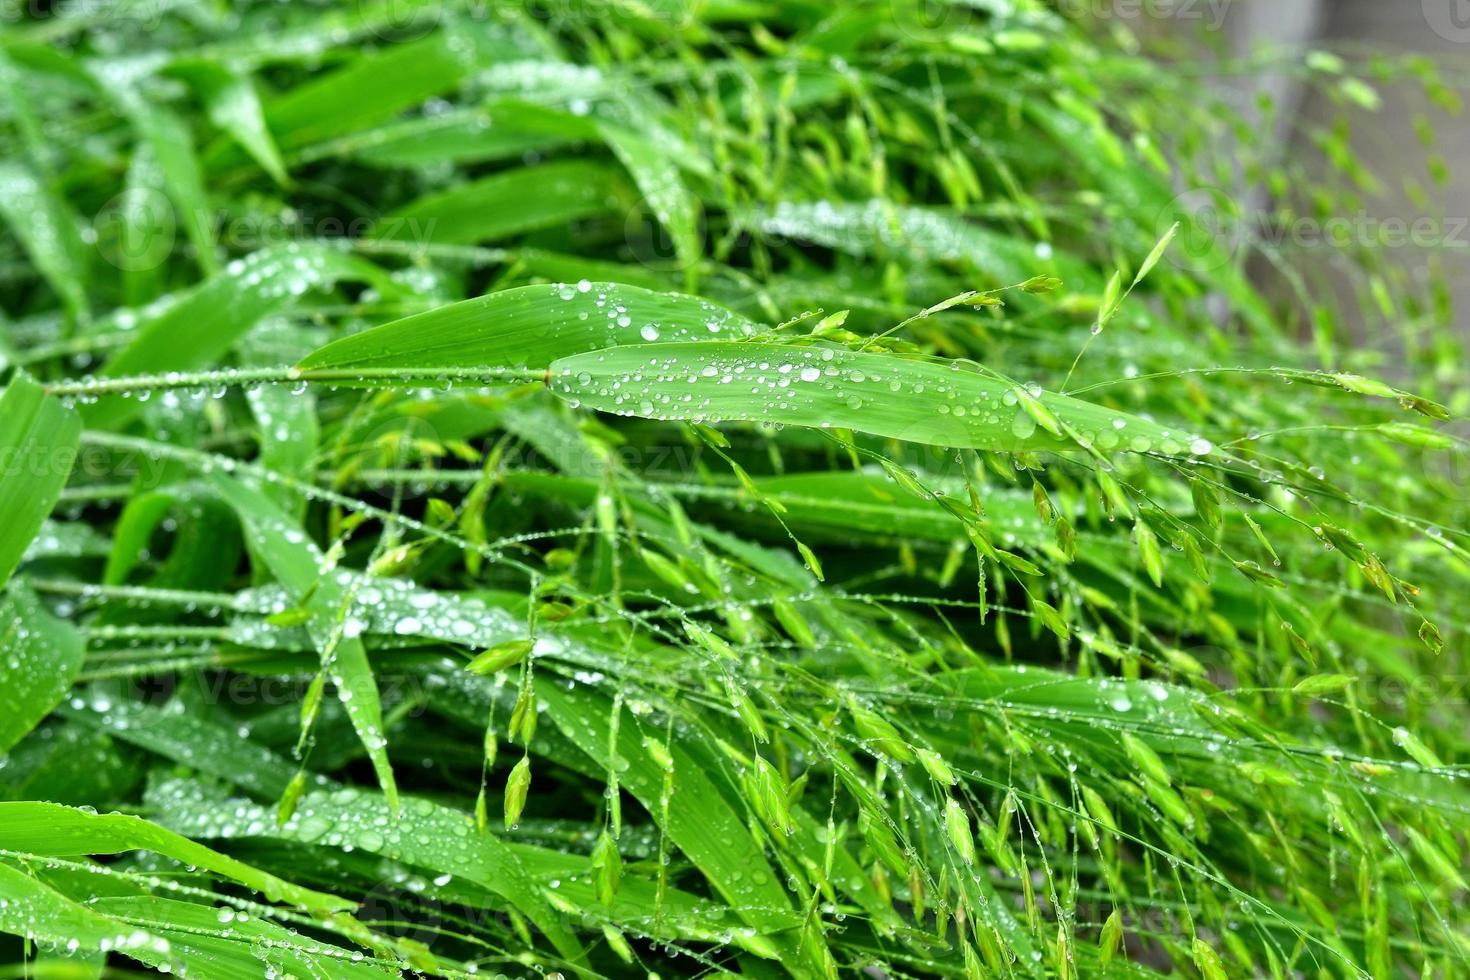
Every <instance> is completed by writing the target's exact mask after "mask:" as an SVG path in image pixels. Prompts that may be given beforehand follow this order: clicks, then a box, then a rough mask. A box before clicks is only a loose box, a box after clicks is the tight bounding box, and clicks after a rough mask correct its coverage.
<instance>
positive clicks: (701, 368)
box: [548, 343, 1210, 455]
mask: <svg viewBox="0 0 1470 980" xmlns="http://www.w3.org/2000/svg"><path fill="white" fill-rule="evenodd" d="M548 384H549V386H550V388H551V390H552V391H554V392H556V393H557V394H558V395H560V396H562V397H563V398H565V399H567V400H568V401H570V402H572V403H574V404H576V405H580V406H583V407H586V408H595V409H598V410H599V411H604V412H611V413H614V414H618V415H636V416H639V417H642V418H652V419H665V420H684V421H691V422H708V423H714V422H720V421H749V422H779V423H783V424H788V425H803V426H810V427H813V428H826V427H829V426H830V427H840V428H848V429H853V430H855V431H858V432H868V433H871V434H873V435H879V436H886V437H889V438H893V439H902V440H905V441H908V442H918V443H926V444H928V445H934V446H954V447H966V448H972V449H992V450H1000V451H1005V452H1016V451H1020V450H1033V449H1053V450H1061V449H1077V448H1079V447H1080V446H1081V445H1087V446H1091V447H1095V448H1096V449H1097V450H1099V451H1101V452H1110V451H1114V450H1118V451H1124V452H1157V453H1163V454H1168V455H1175V454H1185V453H1196V454H1202V453H1207V452H1209V451H1210V446H1209V444H1208V443H1206V442H1204V441H1203V440H1200V439H1199V438H1198V437H1196V436H1191V435H1187V434H1185V433H1183V432H1181V431H1179V430H1177V429H1168V428H1165V427H1164V426H1161V425H1158V424H1157V423H1154V422H1150V421H1148V420H1146V419H1141V418H1138V417H1136V416H1131V415H1128V414H1125V413H1123V412H1117V411H1114V410H1112V409H1108V408H1103V407H1102V406H1100V405H1094V404H1091V403H1089V402H1085V401H1081V400H1080V399H1076V398H1069V397H1067V396H1065V395H1057V394H1053V393H1050V392H1046V393H1037V394H1035V395H1032V394H1031V393H1030V392H1029V391H1028V390H1027V389H1025V388H1023V387H1022V386H1020V385H1018V384H1014V383H1011V382H1007V381H1003V380H999V379H997V378H994V377H991V376H989V375H986V374H981V373H979V372H977V371H976V370H974V369H973V367H967V366H965V365H962V364H960V363H958V362H951V363H950V364H948V365H944V364H938V363H933V362H931V361H923V360H915V359H911V358H905V357H900V356H898V355H893V354H879V353H866V352H861V353H860V352H855V351H848V350H841V349H836V348H830V347H796V346H790V345H776V344H742V343H703V344H690V343H670V344H663V343H659V344H649V345H646V346H637V347H622V348H616V349H613V350H605V351H595V352H591V353H586V354H578V355H574V356H572V357H565V358H562V359H561V360H558V361H556V362H555V363H554V364H552V365H551V379H550V381H549V382H548ZM1028 398H1034V399H1035V400H1037V401H1039V402H1040V403H1041V404H1042V405H1043V406H1045V408H1046V409H1047V410H1048V411H1049V412H1050V413H1051V415H1053V416H1055V418H1056V419H1057V420H1059V421H1060V422H1061V423H1062V425H1063V426H1066V427H1067V431H1071V432H1075V433H1076V438H1070V437H1067V436H1060V435H1054V434H1052V433H1051V432H1049V431H1047V429H1046V428H1045V427H1044V425H1045V419H1044V416H1043V417H1040V418H1039V417H1038V413H1037V412H1036V411H1035V410H1034V409H1030V408H1028V407H1027V399H1028Z"/></svg>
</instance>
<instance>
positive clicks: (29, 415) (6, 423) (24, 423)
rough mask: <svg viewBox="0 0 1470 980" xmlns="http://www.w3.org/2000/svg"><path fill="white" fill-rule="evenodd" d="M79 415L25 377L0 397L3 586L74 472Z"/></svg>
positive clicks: (0, 558) (0, 577)
mask: <svg viewBox="0 0 1470 980" xmlns="http://www.w3.org/2000/svg"><path fill="white" fill-rule="evenodd" d="M80 435H81V423H80V422H79V420H78V419H77V416H76V413H75V412H73V411H71V410H70V409H69V408H66V407H65V406H63V405H62V404H61V403H60V402H59V401H57V400H56V399H55V398H52V397H50V396H48V395H47V394H46V393H45V391H44V390H43V389H42V388H41V386H40V385H38V384H36V383H35V382H34V381H32V380H31V379H30V378H29V377H27V376H26V375H24V374H16V375H14V376H13V377H12V378H11V381H10V385H9V386H8V387H7V388H6V389H5V393H4V394H3V395H0V586H3V585H4V584H5V582H6V581H7V580H8V579H9V578H10V576H11V574H12V573H13V572H14V571H15V568H16V566H17V565H19V564H20V561H21V558H22V557H23V556H24V555H25V553H26V549H27V548H29V547H30V544H31V541H32V540H33V539H34V538H35V536H36V533H37V532H38V531H40V529H41V524H42V522H44V521H45V520H46V518H47V516H49V515H50V513H51V508H52V506H53V505H55V503H56V498H57V496H58V495H60V493H61V488H62V487H63V486H64V485H65V484H66V478H67V474H68V473H70V472H71V467H72V461H73V460H74V459H75V458H76V454H77V446H78V442H79V439H80Z"/></svg>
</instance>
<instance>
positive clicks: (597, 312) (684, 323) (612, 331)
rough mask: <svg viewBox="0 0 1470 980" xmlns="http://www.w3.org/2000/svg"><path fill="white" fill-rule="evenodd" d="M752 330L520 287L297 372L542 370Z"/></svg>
mask: <svg viewBox="0 0 1470 980" xmlns="http://www.w3.org/2000/svg"><path fill="white" fill-rule="evenodd" d="M755 331H756V327H755V324H753V323H751V322H750V321H749V320H747V319H745V318H744V317H742V316H740V315H738V314H736V313H732V312H731V311H729V310H727V309H725V308H724V307H721V306H719V305H717V304H715V303H711V302H709V301H708V300H703V299H696V298H694V297H691V296H684V295H681V294H679V293H655V292H651V291H649V290H646V289H640V288H639V287H637V286H624V285H619V284H617V283H591V282H586V281H583V282H578V283H574V284H567V283H559V284H553V285H545V286H521V287H518V288H515V289H507V290H503V291H501V292H496V293H491V294H489V295H486V296H481V297H478V298H476V299H470V300H465V301H463V302H461V303H455V304H452V305H450V306H445V307H441V308H440V309H437V310H431V311H429V312H427V313H419V314H416V315H414V316H410V317H405V318H404V319H402V320H396V321H394V322H392V323H385V324H383V325H382V326H380V327H376V328H374V329H372V330H367V331H364V332H362V333H360V334H354V335H352V336H350V337H344V338H343V339H341V340H338V341H334V342H333V343H330V344H328V345H327V346H325V347H323V348H321V349H320V350H318V351H316V352H315V353H313V354H311V355H310V356H309V357H307V358H306V359H305V360H303V361H302V362H301V363H300V364H299V365H298V367H299V368H300V370H301V371H302V372H303V373H305V372H331V373H332V374H333V375H334V376H346V377H350V376H351V374H352V372H354V371H374V370H384V369H387V370H405V371H421V372H422V375H421V376H429V377H432V375H433V373H434V371H436V370H440V369H474V368H505V367H510V368H536V369H544V368H546V367H547V366H549V365H550V364H551V362H552V361H554V360H556V359H557V358H558V357H565V356H567V355H569V354H577V353H581V352H583V351H591V350H599V349H601V348H603V347H611V346H614V345H617V344H636V343H639V342H641V341H645V340H658V339H667V340H688V339H693V338H696V337H712V338H732V337H748V336H750V335H752V334H754V333H755Z"/></svg>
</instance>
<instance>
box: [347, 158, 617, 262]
mask: <svg viewBox="0 0 1470 980" xmlns="http://www.w3.org/2000/svg"><path fill="white" fill-rule="evenodd" d="M631 193H632V189H631V188H629V187H628V186H627V184H626V183H625V181H624V178H623V175H622V174H621V173H619V172H618V170H616V169H615V168H613V167H611V166H608V165H607V164H603V163H598V162H596V161H591V160H562V161H555V162H552V163H544V164H540V165H538V166H534V167H518V168H516V169H514V170H509V171H506V172H504V173H498V174H495V175H494V176H491V177H485V178H483V179H481V180H478V181H475V182H473V183H468V184H461V185H460V186H458V187H455V188H453V189H452V190H447V191H441V192H439V193H437V194H431V195H429V196H427V197H424V198H420V199H419V200H417V201H413V202H411V203H409V204H407V205H405V206H404V207H401V208H399V209H397V210H395V211H394V212H392V213H391V214H389V215H388V216H387V217H385V218H384V219H383V221H382V224H381V228H380V230H379V231H378V232H377V234H376V235H375V237H377V238H386V239H392V240H395V241H402V242H409V243H413V244H420V245H421V244H425V243H428V242H438V243H445V244H451V245H472V244H475V243H477V242H491V241H500V240H502V239H505V238H510V237H512V236H514V235H521V234H524V233H526V232H529V231H536V230H538V229H541V228H553V227H560V226H563V225H566V224H568V223H569V222H572V221H576V220H577V219H579V218H587V217H590V216H592V215H596V214H602V213H605V212H617V211H619V210H622V209H624V208H626V206H627V204H628V202H629V201H630V198H631Z"/></svg>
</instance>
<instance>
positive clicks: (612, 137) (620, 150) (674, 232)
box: [599, 123, 700, 291]
mask: <svg viewBox="0 0 1470 980" xmlns="http://www.w3.org/2000/svg"><path fill="white" fill-rule="evenodd" d="M599 128H600V131H601V133H602V136H603V139H605V140H607V142H608V145H610V146H611V147H612V148H613V152H614V153H616V154H617V156H618V159H619V160H620V161H622V164H623V166H624V167H627V168H628V173H630V174H632V175H633V180H634V182H635V183H637V185H638V190H639V191H640V192H641V193H642V194H643V199H644V200H645V201H646V202H647V203H648V207H649V209H650V210H651V211H652V212H653V214H654V216H655V217H656V218H658V221H659V224H661V225H662V226H663V227H664V229H665V231H667V232H668V234H669V237H670V238H671V239H673V242H674V252H675V255H676V256H677V257H678V260H679V265H680V266H681V267H682V268H683V269H684V288H685V289H688V290H690V291H693V290H694V289H696V288H697V287H698V282H699V279H698V271H699V269H698V266H699V259H700V242H699V202H698V200H697V199H696V198H695V197H694V196H693V195H692V194H690V193H689V191H688V189H687V188H685V186H684V182H683V178H682V177H681V176H680V174H679V168H678V167H677V166H676V165H675V163H674V161H673V160H671V159H670V158H669V157H668V156H667V155H666V154H665V152H664V151H663V150H662V149H661V148H660V147H658V146H655V145H654V144H653V143H651V142H649V141H648V140H646V139H644V138H643V137H642V136H641V135H639V134H638V133H635V132H633V131H631V130H629V129H625V128H623V127H622V126H618V125H615V124H612V123H603V124H602V125H601V126H600V127H599Z"/></svg>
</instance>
